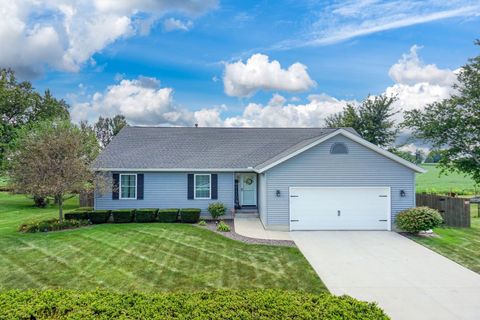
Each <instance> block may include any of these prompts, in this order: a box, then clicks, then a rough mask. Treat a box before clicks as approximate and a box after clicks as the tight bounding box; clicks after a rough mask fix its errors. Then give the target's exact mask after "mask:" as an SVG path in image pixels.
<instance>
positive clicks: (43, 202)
mask: <svg viewBox="0 0 480 320" xmlns="http://www.w3.org/2000/svg"><path fill="white" fill-rule="evenodd" d="M33 202H34V203H35V207H37V208H45V207H46V206H47V205H48V202H49V200H48V199H47V198H44V197H41V196H33Z"/></svg>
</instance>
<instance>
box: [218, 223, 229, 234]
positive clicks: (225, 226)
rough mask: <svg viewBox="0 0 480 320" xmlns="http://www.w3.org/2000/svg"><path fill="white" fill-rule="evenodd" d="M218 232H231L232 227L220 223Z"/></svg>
mask: <svg viewBox="0 0 480 320" xmlns="http://www.w3.org/2000/svg"><path fill="white" fill-rule="evenodd" d="M217 230H218V231H222V232H229V231H230V226H229V225H228V224H226V223H225V222H223V221H220V223H219V224H217Z"/></svg>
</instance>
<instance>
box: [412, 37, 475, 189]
mask: <svg viewBox="0 0 480 320" xmlns="http://www.w3.org/2000/svg"><path fill="white" fill-rule="evenodd" d="M475 43H476V45H480V41H479V40H477V41H476V42H475ZM454 88H455V89H456V93H455V94H453V95H452V96H451V97H450V98H448V99H445V100H443V101H440V102H435V103H432V104H429V105H427V106H426V107H425V108H424V109H423V110H422V109H416V110H413V111H410V112H406V113H405V122H404V124H403V125H404V126H405V127H408V128H410V129H411V130H412V131H413V135H414V136H415V137H418V138H420V139H424V140H426V141H428V142H430V143H431V144H432V145H433V147H434V148H435V149H439V150H441V158H440V160H439V164H440V166H441V168H442V169H443V170H453V171H457V172H461V173H464V174H467V175H469V176H471V177H472V178H473V179H474V180H475V182H476V183H480V56H477V57H475V58H472V59H469V61H468V63H467V64H466V65H464V66H463V67H462V68H461V70H460V73H459V74H458V84H456V85H454Z"/></svg>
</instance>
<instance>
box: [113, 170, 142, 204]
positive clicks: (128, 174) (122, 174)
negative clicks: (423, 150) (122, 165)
mask: <svg viewBox="0 0 480 320" xmlns="http://www.w3.org/2000/svg"><path fill="white" fill-rule="evenodd" d="M122 176H135V198H123V197H122ZM137 179H138V176H137V174H136V173H121V174H120V179H119V181H118V185H119V186H118V195H119V197H118V198H119V199H120V200H137V192H138V180H137Z"/></svg>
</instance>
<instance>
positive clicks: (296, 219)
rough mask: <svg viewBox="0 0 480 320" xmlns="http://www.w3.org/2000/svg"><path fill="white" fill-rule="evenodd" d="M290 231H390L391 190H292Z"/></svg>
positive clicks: (300, 188) (336, 188)
mask: <svg viewBox="0 0 480 320" xmlns="http://www.w3.org/2000/svg"><path fill="white" fill-rule="evenodd" d="M290 230H390V188H389V187H345V188H344V187H331V188H323V187H322V188H314V187H291V188H290Z"/></svg>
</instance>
